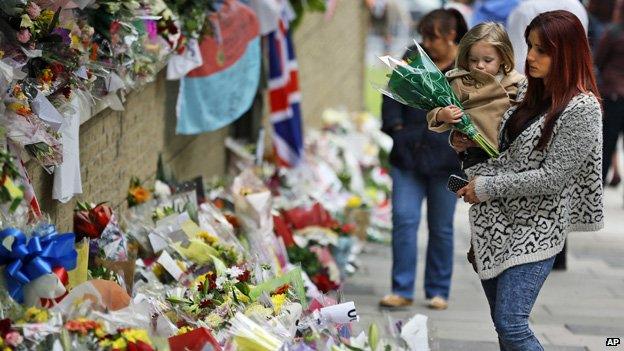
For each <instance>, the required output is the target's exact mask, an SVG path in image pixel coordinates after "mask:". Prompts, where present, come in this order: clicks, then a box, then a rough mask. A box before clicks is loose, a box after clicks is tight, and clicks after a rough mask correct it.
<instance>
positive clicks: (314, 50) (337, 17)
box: [294, 0, 368, 127]
mask: <svg viewBox="0 0 624 351" xmlns="http://www.w3.org/2000/svg"><path fill="white" fill-rule="evenodd" d="M336 2H337V6H336V11H335V13H334V16H333V18H331V19H330V20H328V21H327V20H325V18H324V16H325V15H324V14H322V13H306V14H305V16H304V19H303V22H302V23H301V24H300V26H299V28H297V30H296V31H295V35H294V41H295V51H296V54H297V60H298V63H299V75H300V76H299V79H300V88H301V93H302V108H303V116H304V120H305V125H306V127H318V126H319V125H320V116H321V113H322V112H323V110H325V109H326V108H341V107H344V108H346V109H347V110H350V111H360V110H363V108H364V90H363V89H364V84H365V82H364V72H365V62H364V54H365V52H364V50H365V43H366V34H367V31H368V11H367V10H366V8H365V7H364V1H362V0H337V1H336Z"/></svg>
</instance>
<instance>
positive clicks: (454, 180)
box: [446, 174, 468, 193]
mask: <svg viewBox="0 0 624 351" xmlns="http://www.w3.org/2000/svg"><path fill="white" fill-rule="evenodd" d="M466 185H468V181H467V180H466V179H464V178H462V177H458V176H456V175H454V174H453V175H451V176H450V177H449V179H448V184H446V187H447V188H448V190H449V191H450V192H453V193H457V192H458V191H459V189H461V188H463V187H465V186H466Z"/></svg>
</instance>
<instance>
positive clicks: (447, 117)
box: [435, 105, 464, 124]
mask: <svg viewBox="0 0 624 351" xmlns="http://www.w3.org/2000/svg"><path fill="white" fill-rule="evenodd" d="M463 115H464V112H463V111H462V110H461V109H460V108H459V107H457V106H455V105H449V106H446V107H444V108H442V109H440V110H438V113H436V116H435V119H436V122H438V123H449V124H457V123H459V122H461V118H462V116H463Z"/></svg>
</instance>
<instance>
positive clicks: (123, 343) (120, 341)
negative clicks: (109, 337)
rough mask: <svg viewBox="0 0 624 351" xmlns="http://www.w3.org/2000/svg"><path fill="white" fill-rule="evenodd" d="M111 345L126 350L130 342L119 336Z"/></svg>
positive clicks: (113, 347)
mask: <svg viewBox="0 0 624 351" xmlns="http://www.w3.org/2000/svg"><path fill="white" fill-rule="evenodd" d="M111 347H112V349H118V350H125V349H126V347H128V343H127V342H126V340H125V339H124V338H119V339H117V340H115V341H113V342H112V344H111Z"/></svg>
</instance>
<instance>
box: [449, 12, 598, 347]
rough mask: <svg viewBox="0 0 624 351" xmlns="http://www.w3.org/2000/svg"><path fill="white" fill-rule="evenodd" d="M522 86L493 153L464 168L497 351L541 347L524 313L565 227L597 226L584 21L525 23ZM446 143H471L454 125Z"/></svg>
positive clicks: (593, 105)
mask: <svg viewBox="0 0 624 351" xmlns="http://www.w3.org/2000/svg"><path fill="white" fill-rule="evenodd" d="M524 36H525V39H526V41H527V44H528V49H529V51H528V53H527V57H526V68H525V71H526V74H527V76H528V79H527V80H528V85H527V86H526V88H522V89H520V91H519V95H520V94H521V93H524V98H523V100H522V102H520V103H519V104H518V105H517V106H513V107H511V108H510V109H509V110H508V111H507V112H506V113H505V114H504V116H503V120H502V122H501V126H502V127H501V131H500V133H499V144H500V145H501V146H500V149H501V154H500V156H499V157H498V158H496V159H490V160H489V161H488V162H485V163H480V164H477V165H475V166H473V167H470V168H468V169H466V170H465V171H466V174H468V176H469V177H470V178H471V180H470V183H469V184H468V185H467V186H466V187H464V188H463V189H461V190H460V191H459V192H458V193H457V194H458V196H462V197H463V198H464V201H466V202H469V203H471V204H473V206H472V207H471V208H470V221H471V234H472V237H471V241H472V246H473V247H474V253H475V261H476V262H475V263H476V267H477V271H478V274H479V278H480V279H481V284H482V285H483V290H484V291H485V295H486V297H487V299H488V302H489V304H490V312H491V316H492V320H493V322H494V326H495V327H496V332H497V333H498V338H499V343H500V348H501V350H543V348H542V346H541V345H540V343H539V341H538V340H537V338H536V337H535V335H534V334H533V332H532V331H531V329H530V328H529V323H528V321H529V314H530V312H531V309H532V308H533V304H534V303H535V300H536V299H537V296H538V293H539V291H540V289H541V287H542V285H543V283H544V281H545V280H546V277H547V276H548V274H549V273H550V271H551V269H552V265H553V261H554V258H555V255H556V254H557V253H558V252H560V251H561V249H562V248H563V245H564V242H565V239H566V236H567V234H568V233H569V232H571V231H590V230H598V229H600V228H602V226H603V201H602V174H601V168H602V112H601V107H600V103H599V94H598V91H597V88H596V81H595V78H594V75H593V73H592V60H591V55H590V51H589V44H588V42H587V38H586V36H585V31H584V29H583V26H582V25H581V22H580V21H579V20H578V18H577V17H576V16H574V15H573V14H572V13H570V12H567V11H551V12H545V13H542V14H540V15H539V16H537V17H536V18H535V19H533V21H531V23H530V24H529V26H528V27H527V28H526V31H525V34H524ZM454 134H455V135H454V136H453V137H452V144H453V146H454V147H455V148H456V150H458V151H461V150H463V149H465V148H466V146H469V144H470V143H469V142H465V141H463V138H462V137H461V136H458V134H457V133H454Z"/></svg>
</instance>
